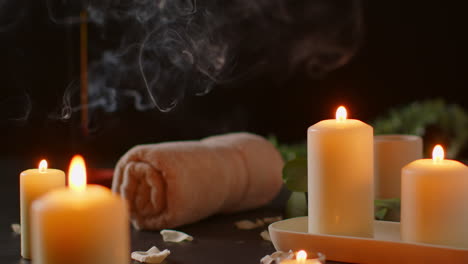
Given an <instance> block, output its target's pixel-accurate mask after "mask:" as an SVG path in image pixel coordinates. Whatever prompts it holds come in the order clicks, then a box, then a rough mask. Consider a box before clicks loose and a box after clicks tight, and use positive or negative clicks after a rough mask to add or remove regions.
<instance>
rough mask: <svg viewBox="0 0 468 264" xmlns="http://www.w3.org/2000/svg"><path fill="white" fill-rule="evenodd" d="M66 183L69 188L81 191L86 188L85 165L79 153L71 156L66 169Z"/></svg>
mask: <svg viewBox="0 0 468 264" xmlns="http://www.w3.org/2000/svg"><path fill="white" fill-rule="evenodd" d="M68 185H69V187H70V189H72V190H76V191H82V190H85V189H86V165H85V161H84V159H83V157H82V156H81V155H75V156H73V158H72V160H71V162H70V168H69V169H68Z"/></svg>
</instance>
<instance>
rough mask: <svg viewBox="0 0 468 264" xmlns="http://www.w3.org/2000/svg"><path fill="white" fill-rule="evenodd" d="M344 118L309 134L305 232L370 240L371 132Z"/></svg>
mask: <svg viewBox="0 0 468 264" xmlns="http://www.w3.org/2000/svg"><path fill="white" fill-rule="evenodd" d="M346 115H347V114H346V109H345V108H344V107H340V108H338V110H337V114H336V119H329V120H323V121H320V122H318V123H316V124H314V125H313V126H311V127H309V129H308V131H307V159H308V161H307V163H308V192H309V197H308V200H309V202H308V203H309V232H310V233H320V234H331V235H344V236H357V237H372V236H373V220H374V191H373V189H374V182H373V174H374V168H373V164H374V162H373V158H374V156H373V148H374V146H373V129H372V127H371V126H369V125H367V124H366V123H364V122H362V121H359V120H355V119H347V118H346Z"/></svg>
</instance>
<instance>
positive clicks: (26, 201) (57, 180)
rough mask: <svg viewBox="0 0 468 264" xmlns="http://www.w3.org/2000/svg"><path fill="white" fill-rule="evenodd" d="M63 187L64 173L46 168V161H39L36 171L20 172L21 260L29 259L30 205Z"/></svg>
mask: <svg viewBox="0 0 468 264" xmlns="http://www.w3.org/2000/svg"><path fill="white" fill-rule="evenodd" d="M63 186H65V173H64V172H63V171H61V170H57V169H49V168H47V161H46V160H41V162H40V163H39V168H38V169H29V170H25V171H23V172H21V174H20V208H21V209H20V211H21V256H22V257H23V258H26V259H30V258H31V249H30V243H31V242H30V217H29V213H30V208H31V203H32V202H33V201H34V200H36V199H37V198H38V197H39V196H41V195H43V194H45V193H46V192H48V191H50V190H52V189H55V188H59V187H63Z"/></svg>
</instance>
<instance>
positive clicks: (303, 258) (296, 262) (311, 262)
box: [281, 250, 325, 264]
mask: <svg viewBox="0 0 468 264" xmlns="http://www.w3.org/2000/svg"><path fill="white" fill-rule="evenodd" d="M323 263H325V255H323V254H322V253H317V254H316V256H314V258H312V259H308V258H307V252H305V250H299V251H298V252H297V253H296V259H286V260H283V261H281V264H323Z"/></svg>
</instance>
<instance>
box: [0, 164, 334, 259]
mask: <svg viewBox="0 0 468 264" xmlns="http://www.w3.org/2000/svg"><path fill="white" fill-rule="evenodd" d="M30 163H31V162H30V161H24V160H21V159H6V158H2V159H0V168H1V171H2V173H1V174H0V186H1V187H0V188H1V190H0V205H1V207H0V208H1V210H2V212H1V218H0V262H1V263H3V264H18V263H22V264H25V263H30V262H29V261H25V260H23V259H22V258H21V256H20V236H19V235H16V234H14V233H13V232H12V230H11V224H12V223H19V220H20V215H19V186H18V184H19V182H18V175H19V173H20V172H21V171H22V170H24V169H26V168H28V167H31V166H28V164H29V165H30ZM287 197H288V193H287V191H285V190H283V191H282V192H281V193H280V195H279V196H278V197H277V198H276V199H275V200H274V201H273V202H272V203H271V204H269V205H268V206H265V207H263V208H259V209H256V210H251V211H246V212H241V213H236V214H231V215H216V216H213V217H210V218H207V219H204V220H202V221H199V222H197V223H194V224H191V225H187V226H183V227H180V228H177V230H179V231H183V232H186V233H188V234H190V235H192V236H193V237H194V238H195V239H194V241H192V242H183V243H179V244H177V243H166V242H164V241H163V240H162V237H161V235H160V234H159V232H156V231H155V232H148V231H137V230H135V229H133V228H131V250H132V251H136V250H139V251H140V250H141V251H146V250H148V249H149V248H151V247H152V246H157V247H158V248H159V249H161V250H162V249H166V248H167V249H169V250H170V251H171V255H169V257H168V258H167V259H166V263H167V264H171V263H175V264H189V263H207V264H210V263H213V264H215V263H216V264H219V263H223V264H229V263H232V264H239V263H260V259H261V258H262V257H263V256H265V255H268V254H271V253H273V252H275V248H274V247H273V244H272V243H271V242H269V241H265V240H263V239H262V238H261V237H260V232H261V231H263V230H265V229H267V227H261V228H257V229H253V230H238V229H236V227H235V226H234V222H236V221H239V220H243V219H248V220H255V219H256V218H262V217H269V216H279V215H282V213H283V209H284V205H285V202H286V199H287ZM132 263H138V262H136V261H134V262H132ZM327 263H337V262H331V261H328V262H327ZM63 264H66V263H63Z"/></svg>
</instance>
